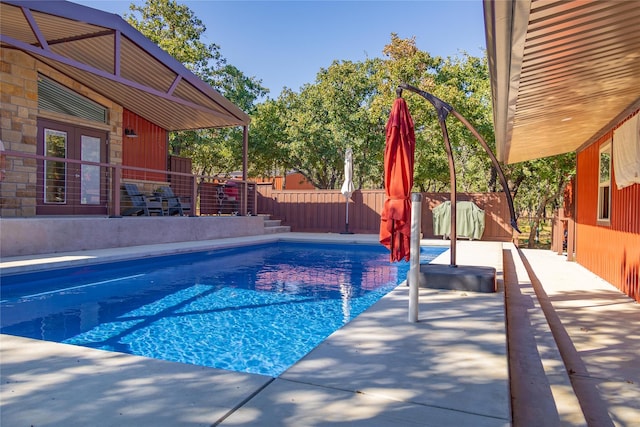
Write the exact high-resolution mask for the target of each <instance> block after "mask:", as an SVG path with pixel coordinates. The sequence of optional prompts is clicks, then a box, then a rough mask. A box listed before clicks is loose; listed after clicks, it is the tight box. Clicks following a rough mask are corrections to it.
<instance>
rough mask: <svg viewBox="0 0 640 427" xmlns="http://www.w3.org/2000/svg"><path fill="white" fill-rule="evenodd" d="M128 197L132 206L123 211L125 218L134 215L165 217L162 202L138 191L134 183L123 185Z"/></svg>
mask: <svg viewBox="0 0 640 427" xmlns="http://www.w3.org/2000/svg"><path fill="white" fill-rule="evenodd" d="M123 187H124V190H125V192H126V194H127V197H128V198H129V200H130V201H131V206H130V207H127V208H125V209H124V210H123V211H122V215H124V216H132V215H145V216H151V215H152V214H156V215H160V216H164V210H163V209H162V200H161V199H156V198H153V197H150V196H147V195H146V194H143V193H141V192H140V190H139V189H138V186H137V185H135V184H132V183H125V184H123Z"/></svg>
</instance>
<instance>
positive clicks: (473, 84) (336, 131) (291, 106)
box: [126, 0, 575, 216]
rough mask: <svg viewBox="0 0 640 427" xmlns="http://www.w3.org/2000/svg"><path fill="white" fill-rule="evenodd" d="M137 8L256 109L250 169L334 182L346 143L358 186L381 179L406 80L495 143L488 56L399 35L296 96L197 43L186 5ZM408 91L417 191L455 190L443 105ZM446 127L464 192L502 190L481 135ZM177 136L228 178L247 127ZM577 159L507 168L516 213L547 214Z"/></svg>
mask: <svg viewBox="0 0 640 427" xmlns="http://www.w3.org/2000/svg"><path fill="white" fill-rule="evenodd" d="M130 10H131V11H132V12H134V13H132V14H131V15H128V16H127V17H126V19H127V20H128V21H129V23H131V24H132V25H133V26H134V27H136V28H138V29H139V30H140V31H141V32H142V33H143V34H144V35H145V36H147V37H149V38H150V39H151V40H153V41H155V42H156V43H157V44H158V45H159V46H160V47H162V48H163V49H164V50H166V51H167V52H169V53H170V54H171V55H173V56H174V57H175V58H176V59H178V60H179V61H181V62H182V63H183V64H185V66H186V67H187V68H189V69H190V70H192V71H193V72H194V73H195V74H197V75H198V76H199V77H200V78H202V79H203V80H205V81H206V82H208V83H209V84H210V85H211V86H213V87H214V88H215V89H217V90H218V91H219V92H220V93H221V94H222V95H224V96H225V97H226V98H227V99H229V100H230V101H231V102H233V103H234V104H236V105H237V106H238V107H239V108H241V109H242V110H243V111H245V112H247V113H248V114H250V116H251V118H252V122H251V127H250V132H249V153H248V155H249V171H248V172H249V176H255V177H258V176H273V175H274V174H284V173H286V172H290V171H297V172H300V173H302V174H303V175H304V176H305V177H306V178H307V179H308V180H309V181H310V182H312V183H313V184H314V185H315V186H316V187H318V188H327V189H335V188H339V187H340V185H341V184H342V180H343V178H344V177H343V173H344V153H345V150H346V149H347V148H348V147H351V148H352V149H353V153H354V180H355V185H356V188H358V189H367V188H381V187H382V186H383V184H384V179H383V178H384V177H383V153H384V145H385V126H386V122H387V120H388V117H389V113H390V109H391V106H392V105H393V101H394V99H395V97H396V88H397V86H398V85H399V84H400V83H407V84H410V85H412V86H415V87H418V88H419V89H421V90H424V91H426V92H429V93H431V94H433V95H435V96H436V97H438V98H440V99H442V100H443V101H445V102H446V103H448V104H449V105H451V106H452V107H453V108H454V109H455V110H456V111H457V112H459V113H460V114H461V115H462V116H463V117H465V118H466V119H467V120H468V121H469V122H470V123H471V124H472V125H473V127H474V128H475V129H476V130H477V131H478V132H479V133H480V135H482V137H483V139H484V140H485V141H486V142H487V144H488V145H489V147H490V149H492V150H495V137H494V133H493V124H492V111H491V90H490V82H489V74H488V67H487V59H486V57H482V58H477V57H473V56H470V55H468V54H466V53H463V54H462V55H461V56H458V57H453V58H444V59H443V58H441V57H432V56H431V55H430V54H429V53H428V52H423V51H420V50H419V49H418V48H417V47H416V44H415V38H410V39H401V38H399V37H398V36H397V34H393V33H392V34H391V38H390V43H389V44H388V45H386V46H384V48H383V50H382V53H383V55H384V57H383V58H375V59H367V60H364V61H360V62H352V61H348V60H335V61H334V62H333V63H332V64H330V65H329V67H328V68H326V69H325V68H322V69H320V70H319V72H318V74H317V75H316V80H315V81H314V82H313V83H308V84H306V85H304V86H303V87H302V88H301V90H300V92H299V93H296V92H293V91H291V90H289V89H286V90H284V91H283V92H282V93H281V94H280V96H279V97H278V98H277V99H266V100H264V97H265V96H266V95H267V94H268V93H269V90H268V89H267V88H264V87H263V86H262V82H261V80H259V79H257V78H256V77H247V76H245V75H244V74H243V73H242V71H241V70H239V69H237V68H236V67H234V66H232V65H230V64H227V63H226V60H225V59H224V58H223V57H222V55H221V54H220V48H219V47H218V46H217V45H215V44H208V45H207V44H205V43H203V42H202V41H201V38H202V36H203V34H204V32H205V31H206V28H205V27H204V25H203V24H202V22H201V21H200V20H199V19H198V18H197V17H195V16H194V15H193V12H192V11H191V10H190V9H189V8H188V7H186V6H184V5H180V4H178V3H177V2H176V1H175V0H146V2H145V4H144V5H143V6H136V5H134V4H132V5H131V6H130ZM403 96H404V98H405V99H406V100H407V104H408V105H409V110H410V111H411V115H412V117H413V120H414V124H415V133H416V154H415V172H414V183H415V184H414V185H415V188H414V191H434V192H438V191H450V188H449V185H450V184H449V181H450V180H449V164H448V159H447V155H446V151H445V145H444V141H443V135H442V129H441V127H440V124H439V122H438V117H437V114H436V111H435V109H434V107H433V106H432V105H431V104H430V103H429V102H428V101H427V100H425V99H424V98H422V97H421V96H419V95H416V94H413V93H410V92H405V94H404V95H403ZM259 100H262V102H259ZM446 126H447V130H448V135H449V139H450V142H451V147H452V153H453V157H454V160H455V166H456V178H457V183H458V191H468V192H478V191H501V190H502V188H500V186H499V185H498V184H497V181H496V177H497V171H496V170H495V169H493V165H492V164H491V162H490V159H489V156H488V155H487V153H486V152H485V151H484V149H483V148H482V147H481V145H480V144H479V143H478V142H477V140H476V138H475V137H474V136H473V135H472V134H471V133H470V132H469V131H468V130H467V129H466V127H465V126H464V125H463V124H462V123H461V122H460V121H459V120H458V119H457V118H455V117H454V116H453V115H452V114H450V115H449V117H448V118H447V120H446ZM170 144H171V147H172V149H173V151H174V153H175V154H179V155H182V156H187V157H190V158H192V160H193V164H194V168H195V172H197V173H201V174H208V175H228V174H229V173H231V172H232V171H236V170H240V169H241V167H242V130H241V129H237V128H236V129H205V130H195V131H183V132H174V133H172V134H171V135H170ZM574 168H575V156H574V155H572V154H569V155H563V156H556V157H553V158H546V159H539V160H535V161H531V162H524V163H520V164H515V165H505V166H503V170H504V173H505V175H506V177H507V181H508V183H509V191H511V193H512V195H513V198H514V201H515V204H516V211H517V212H528V213H531V212H537V214H536V215H537V216H541V215H543V214H544V211H545V209H547V208H549V207H553V206H555V205H556V204H557V203H558V202H559V200H560V197H561V195H562V189H563V188H564V185H565V183H566V182H567V179H568V177H569V176H570V175H571V174H572V173H573V171H574ZM540 212H542V213H540Z"/></svg>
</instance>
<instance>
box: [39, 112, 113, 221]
mask: <svg viewBox="0 0 640 427" xmlns="http://www.w3.org/2000/svg"><path fill="white" fill-rule="evenodd" d="M106 141H107V132H106V131H102V130H96V129H89V128H83V127H78V126H74V125H72V124H67V123H58V122H53V121H50V120H45V119H39V120H38V153H39V154H41V155H44V156H47V157H57V158H60V159H61V160H60V161H57V160H44V161H40V162H39V165H38V168H39V170H38V180H37V186H38V191H37V198H38V201H37V207H36V214H38V215H106V214H107V182H106V180H107V171H106V170H105V169H104V168H101V167H100V166H97V165H84V164H79V163H68V162H65V161H63V159H66V160H82V161H88V162H95V163H105V162H106V153H107V144H106Z"/></svg>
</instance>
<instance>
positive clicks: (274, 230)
mask: <svg viewBox="0 0 640 427" xmlns="http://www.w3.org/2000/svg"><path fill="white" fill-rule="evenodd" d="M290 231H291V227H289V226H288V225H278V226H276V227H265V228H264V234H275V233H288V232H290Z"/></svg>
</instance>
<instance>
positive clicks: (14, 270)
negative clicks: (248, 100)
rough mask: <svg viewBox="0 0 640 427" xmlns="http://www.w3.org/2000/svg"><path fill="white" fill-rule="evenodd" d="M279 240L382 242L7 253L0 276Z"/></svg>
mask: <svg viewBox="0 0 640 427" xmlns="http://www.w3.org/2000/svg"><path fill="white" fill-rule="evenodd" d="M278 241H293V242H317V243H321V242H324V243H349V244H380V243H379V241H378V235H377V234H354V235H349V236H348V237H346V238H345V237H344V236H342V235H339V234H333V233H317V234H314V233H281V234H268V235H257V236H249V237H231V238H225V239H216V240H204V241H197V242H179V243H162V244H156V245H142V246H128V247H124V248H111V249H94V250H86V251H76V252H61V253H54V254H38V255H27V256H18V257H5V258H2V259H0V272H1V273H0V276H4V275H12V274H21V273H32V272H37V271H45V270H52V269H59V268H67V267H78V266H83V265H91V264H102V263H107V262H113V261H125V260H130V259H135V258H140V257H154V256H163V255H173V254H181V253H189V252H199V251H207V250H215V249H225V248H232V247H238V246H246V245H251V244H257V243H260V244H261V243H271V242H278ZM421 245H423V246H449V241H444V240H438V239H429V240H422V241H421Z"/></svg>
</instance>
